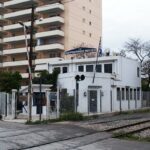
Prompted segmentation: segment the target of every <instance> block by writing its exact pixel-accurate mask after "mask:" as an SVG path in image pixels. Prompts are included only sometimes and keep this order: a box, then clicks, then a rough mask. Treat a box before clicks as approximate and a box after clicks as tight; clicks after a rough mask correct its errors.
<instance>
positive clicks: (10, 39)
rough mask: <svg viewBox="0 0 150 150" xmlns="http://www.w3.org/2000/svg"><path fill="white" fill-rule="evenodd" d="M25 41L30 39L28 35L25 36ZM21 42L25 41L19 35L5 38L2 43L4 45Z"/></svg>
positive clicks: (23, 37)
mask: <svg viewBox="0 0 150 150" xmlns="http://www.w3.org/2000/svg"><path fill="white" fill-rule="evenodd" d="M27 39H30V35H27ZM23 40H25V36H24V35H20V36H13V37H6V38H4V39H3V42H4V43H13V42H19V41H23Z"/></svg>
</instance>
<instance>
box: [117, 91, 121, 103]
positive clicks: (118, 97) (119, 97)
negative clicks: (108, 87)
mask: <svg viewBox="0 0 150 150" xmlns="http://www.w3.org/2000/svg"><path fill="white" fill-rule="evenodd" d="M117 100H118V101H119V100H121V92H120V88H117Z"/></svg>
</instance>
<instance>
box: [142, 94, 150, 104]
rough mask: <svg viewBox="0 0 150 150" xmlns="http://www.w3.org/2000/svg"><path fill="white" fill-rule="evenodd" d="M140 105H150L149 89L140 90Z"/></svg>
mask: <svg viewBox="0 0 150 150" xmlns="http://www.w3.org/2000/svg"><path fill="white" fill-rule="evenodd" d="M142 107H150V91H147V92H142Z"/></svg>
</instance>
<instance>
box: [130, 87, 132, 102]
mask: <svg viewBox="0 0 150 150" xmlns="http://www.w3.org/2000/svg"><path fill="white" fill-rule="evenodd" d="M132 95H133V92H132V89H130V100H132V99H133V96H132Z"/></svg>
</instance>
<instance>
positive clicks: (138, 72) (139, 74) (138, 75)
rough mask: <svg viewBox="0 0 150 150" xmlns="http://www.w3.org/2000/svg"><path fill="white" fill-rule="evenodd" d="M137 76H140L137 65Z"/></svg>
mask: <svg viewBox="0 0 150 150" xmlns="http://www.w3.org/2000/svg"><path fill="white" fill-rule="evenodd" d="M137 77H140V68H139V67H137Z"/></svg>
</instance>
